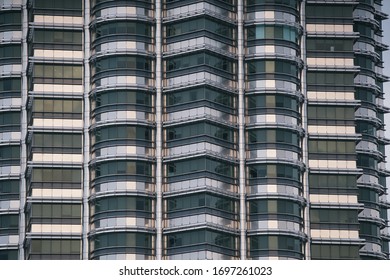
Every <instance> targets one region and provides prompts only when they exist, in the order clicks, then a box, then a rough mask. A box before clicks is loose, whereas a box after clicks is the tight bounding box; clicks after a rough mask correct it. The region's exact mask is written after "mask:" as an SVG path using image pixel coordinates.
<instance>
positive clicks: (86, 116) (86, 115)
mask: <svg viewBox="0 0 390 280" xmlns="http://www.w3.org/2000/svg"><path fill="white" fill-rule="evenodd" d="M83 7H84V8H83V9H84V34H83V35H84V40H83V51H84V54H83V62H84V75H83V77H84V80H83V83H84V90H83V92H84V100H83V101H84V104H83V105H84V106H83V202H82V203H83V204H82V227H83V231H82V259H84V260H87V259H88V258H89V246H88V233H89V203H88V198H89V193H90V191H89V161H90V143H91V142H90V138H89V126H90V102H89V92H90V83H91V81H90V67H89V57H90V47H91V41H90V33H89V23H90V1H89V0H85V1H84V6H83Z"/></svg>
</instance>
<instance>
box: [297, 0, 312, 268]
mask: <svg viewBox="0 0 390 280" xmlns="http://www.w3.org/2000/svg"><path fill="white" fill-rule="evenodd" d="M300 19H301V26H302V27H303V34H302V36H301V41H300V45H301V58H302V61H303V68H302V71H301V92H302V95H303V103H302V112H301V115H302V128H303V131H304V134H303V137H302V162H303V164H304V166H305V168H306V170H305V172H304V173H303V175H302V184H303V198H304V199H305V201H306V203H305V205H304V208H303V220H304V223H303V226H304V233H305V235H306V236H307V240H310V207H309V205H310V192H309V172H308V169H309V168H308V167H309V152H308V147H307V143H308V132H307V128H308V126H307V85H306V71H307V60H306V0H303V1H302V2H301V10H300ZM310 245H311V244H310V242H306V244H305V252H304V254H305V259H306V260H310Z"/></svg>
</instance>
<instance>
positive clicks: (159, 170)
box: [155, 0, 163, 260]
mask: <svg viewBox="0 0 390 280" xmlns="http://www.w3.org/2000/svg"><path fill="white" fill-rule="evenodd" d="M155 17H156V37H155V40H156V195H157V201H156V231H157V236H156V258H157V259H158V260H161V258H162V249H163V248H162V245H163V244H162V242H163V241H162V216H163V204H162V172H163V170H162V141H163V140H162V106H163V104H162V101H163V99H162V0H157V1H156V14H155Z"/></svg>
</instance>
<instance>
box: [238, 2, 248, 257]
mask: <svg viewBox="0 0 390 280" xmlns="http://www.w3.org/2000/svg"><path fill="white" fill-rule="evenodd" d="M237 33H238V34H237V53H238V137H239V140H238V149H239V153H238V154H239V192H240V241H241V242H240V259H241V260H245V259H246V254H247V251H246V243H247V239H246V230H247V225H246V220H247V218H246V217H247V216H246V208H247V207H246V181H245V180H246V177H245V158H246V147H245V145H246V141H245V99H244V94H245V84H244V0H238V1H237Z"/></svg>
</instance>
